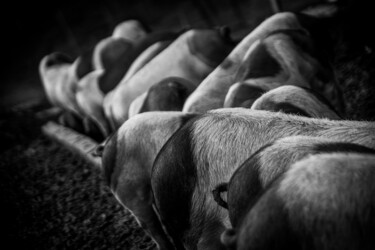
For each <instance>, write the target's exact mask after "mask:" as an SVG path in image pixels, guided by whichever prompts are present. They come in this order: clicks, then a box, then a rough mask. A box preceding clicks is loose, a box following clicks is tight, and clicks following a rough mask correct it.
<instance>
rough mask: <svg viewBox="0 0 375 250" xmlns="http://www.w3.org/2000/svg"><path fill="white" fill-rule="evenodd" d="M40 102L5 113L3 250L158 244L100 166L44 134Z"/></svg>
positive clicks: (0, 125) (0, 186)
mask: <svg viewBox="0 0 375 250" xmlns="http://www.w3.org/2000/svg"><path fill="white" fill-rule="evenodd" d="M41 106H43V107H44V105H39V106H37V107H34V108H32V109H28V110H18V111H11V112H3V113H2V114H1V120H0V131H1V132H0V139H1V146H2V147H1V153H0V157H1V161H0V201H1V208H2V212H1V219H0V220H1V223H0V225H1V227H2V230H1V231H2V232H3V234H2V238H3V239H5V242H3V244H2V245H3V247H2V249H152V248H154V247H155V245H154V243H153V242H152V241H151V239H150V238H149V237H148V236H146V235H145V234H144V232H143V230H142V229H140V228H139V227H138V224H137V222H136V221H135V220H134V218H133V217H132V215H131V214H130V213H129V212H127V211H126V210H124V209H123V208H122V207H121V206H120V205H119V204H118V202H117V201H116V200H115V199H114V197H113V195H112V194H111V193H110V191H109V188H108V187H107V186H106V185H105V184H104V182H103V180H102V176H101V172H100V171H99V169H96V168H94V167H93V166H91V165H89V164H87V163H86V162H85V161H84V160H82V159H80V158H79V157H77V156H76V155H74V154H72V153H71V152H70V151H68V150H66V149H64V148H63V147H61V145H59V144H57V143H55V142H53V141H51V140H50V139H48V138H46V137H45V136H44V135H42V133H41V130H40V126H41V125H42V124H43V123H44V122H45V120H38V119H36V118H35V117H34V114H35V111H36V109H40V108H41ZM5 243H7V244H5ZM4 246H5V247H4Z"/></svg>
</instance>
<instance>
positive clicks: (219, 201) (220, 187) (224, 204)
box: [212, 183, 228, 209]
mask: <svg viewBox="0 0 375 250" xmlns="http://www.w3.org/2000/svg"><path fill="white" fill-rule="evenodd" d="M227 191H228V183H221V184H219V185H217V186H216V188H215V189H214V190H212V195H213V196H214V200H215V201H216V203H217V204H218V205H219V206H221V207H223V208H226V209H228V203H227V202H226V201H224V200H223V198H222V197H221V194H222V193H224V192H227Z"/></svg>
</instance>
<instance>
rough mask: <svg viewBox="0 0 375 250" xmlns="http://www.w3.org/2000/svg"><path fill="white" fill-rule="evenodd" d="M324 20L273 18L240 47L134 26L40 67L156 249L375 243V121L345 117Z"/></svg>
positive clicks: (212, 35)
mask: <svg viewBox="0 0 375 250" xmlns="http://www.w3.org/2000/svg"><path fill="white" fill-rule="evenodd" d="M322 21H323V20H320V19H316V18H314V17H311V16H306V15H303V14H296V13H286V12H285V13H278V14H275V15H273V16H271V17H269V18H267V19H266V20H265V21H264V22H262V23H261V24H260V25H259V26H258V27H257V28H256V29H254V30H253V31H251V32H250V33H249V34H248V35H247V36H246V37H244V38H243V39H242V40H241V41H239V42H235V41H232V39H231V38H230V35H229V31H228V29H226V28H220V29H189V30H183V31H180V32H177V33H174V32H172V33H169V32H167V33H156V32H155V33H153V32H150V33H148V32H146V31H145V30H144V29H143V28H142V27H141V26H140V24H139V23H137V22H135V21H127V22H124V23H122V24H121V25H119V26H118V27H116V29H115V30H114V32H113V35H112V36H111V37H109V38H106V39H103V40H102V41H101V42H99V43H98V45H97V46H96V47H95V48H94V50H93V53H92V56H91V55H88V56H87V55H82V56H81V57H78V58H77V59H76V60H75V61H72V60H70V59H68V58H66V57H65V56H63V55H62V54H59V53H53V54H51V55H48V56H46V57H45V58H43V59H42V61H41V64H40V74H41V78H42V81H43V84H44V86H45V90H46V94H47V96H48V98H49V100H50V101H51V103H52V104H53V105H56V106H58V107H60V108H62V109H63V110H65V116H64V117H63V118H62V119H61V121H62V122H63V123H64V124H67V125H68V126H72V127H73V128H78V127H80V126H81V127H82V129H83V131H84V132H85V133H91V132H92V131H95V132H99V133H100V134H101V136H102V139H105V140H104V141H103V143H102V144H101V145H100V146H99V147H98V148H97V152H96V154H97V155H98V156H100V157H101V158H102V172H103V174H104V177H105V180H106V182H107V184H108V186H109V187H110V189H111V191H112V192H113V194H114V196H115V197H116V199H117V200H118V201H119V202H120V203H121V204H122V205H123V206H124V207H125V208H126V209H128V210H129V211H131V212H132V214H133V215H134V216H135V218H136V219H137V221H138V223H139V224H140V226H142V228H144V230H145V231H146V232H147V233H148V234H149V235H150V236H151V237H152V239H153V240H154V241H155V243H156V244H157V246H158V248H159V249H280V248H281V249H284V248H285V249H286V248H289V249H372V248H374V247H375V238H374V237H372V236H373V235H374V233H375V220H374V221H373V219H374V218H375V217H374V216H373V215H372V209H373V208H374V205H375V203H374V202H375V199H374V198H373V197H375V196H374V195H373V194H374V193H373V192H375V189H373V184H372V183H373V182H372V178H374V177H373V176H372V175H375V173H374V171H373V170H372V169H374V165H375V155H374V153H375V151H374V150H375V124H374V123H373V122H365V121H350V120H344V119H343V117H345V110H344V105H343V100H342V94H341V90H340V88H339V86H338V83H337V82H336V81H335V76H334V72H333V70H332V68H331V67H330V64H329V58H328V57H327V55H328V54H329V47H325V46H322V43H320V42H319V37H320V36H319V35H316V30H317V27H322V26H321V25H322ZM323 26H324V23H323ZM125 44H126V45H125ZM327 44H328V43H327ZM323 45H324V44H323ZM326 49H327V51H328V52H327V54H325V53H323V52H325V51H326ZM122 53H124V54H122ZM89 54H90V53H89ZM125 55H126V56H125ZM86 57H87V58H86ZM91 58H92V59H91ZM114 58H117V59H116V60H114ZM86 60H88V61H90V63H91V61H92V65H93V68H92V67H91V66H87V65H88V64H86V63H84V62H85V61H86ZM150 111H153V112H150ZM275 111H276V112H275ZM278 111H281V112H278ZM139 113H141V114H139ZM287 113H289V114H287ZM306 116H307V117H306ZM373 190H374V191H373Z"/></svg>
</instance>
